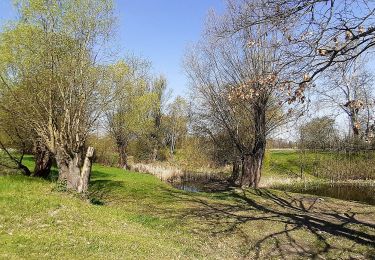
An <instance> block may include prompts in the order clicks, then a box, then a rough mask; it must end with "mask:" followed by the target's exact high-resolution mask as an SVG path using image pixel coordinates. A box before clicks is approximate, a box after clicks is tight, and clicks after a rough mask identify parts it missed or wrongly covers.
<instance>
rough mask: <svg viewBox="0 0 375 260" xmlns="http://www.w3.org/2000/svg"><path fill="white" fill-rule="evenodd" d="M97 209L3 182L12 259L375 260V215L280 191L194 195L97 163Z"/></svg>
mask: <svg viewBox="0 0 375 260" xmlns="http://www.w3.org/2000/svg"><path fill="white" fill-rule="evenodd" d="M90 201H91V202H88V201H87V200H84V199H82V198H79V197H77V196H75V195H73V194H70V193H67V192H61V191H59V190H58V187H57V185H56V183H53V182H49V181H45V180H39V179H35V178H27V177H24V176H20V175H4V176H0V258H3V259H19V258H23V259H41V258H56V259H123V258H125V259H134V258H136V259H143V258H148V259H178V258H183V259H185V258H190V259H192V258H194V259H196V258H198V259H202V258H208V259H233V258H248V259H255V258H260V259H282V258H285V259H293V258H297V259H298V258H328V259H331V258H340V259H349V258H356V259H371V258H372V257H373V256H374V255H375V247H374V246H375V245H374V243H375V242H374V241H375V207H374V206H369V205H364V204H359V203H353V202H347V201H340V200H334V199H329V198H325V199H324V200H318V199H317V198H316V197H314V196H308V195H301V194H293V193H286V192H280V191H274V190H267V189H260V190H246V191H243V190H239V189H237V190H228V191H226V192H221V193H187V192H183V191H179V190H176V189H174V188H172V187H171V186H169V185H168V184H166V183H163V182H161V181H159V180H158V179H156V178H155V177H153V176H151V175H147V174H140V173H132V172H128V171H124V170H121V169H116V168H109V167H104V166H99V165H95V167H94V173H93V177H92V179H91V187H90Z"/></svg>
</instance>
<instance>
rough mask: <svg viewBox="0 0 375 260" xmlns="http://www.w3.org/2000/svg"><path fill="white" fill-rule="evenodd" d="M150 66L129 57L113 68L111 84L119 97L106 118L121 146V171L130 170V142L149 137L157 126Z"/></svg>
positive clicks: (113, 136)
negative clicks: (153, 116) (150, 86)
mask: <svg viewBox="0 0 375 260" xmlns="http://www.w3.org/2000/svg"><path fill="white" fill-rule="evenodd" d="M149 67H150V64H149V62H148V61H146V60H143V59H140V58H136V57H127V58H126V59H124V60H123V61H119V62H118V63H116V64H114V65H112V66H111V68H110V72H111V73H110V75H111V78H110V81H111V84H110V85H111V88H112V92H113V96H115V97H116V98H115V99H114V101H113V102H111V104H110V106H109V107H108V109H107V110H106V112H105V115H106V121H107V127H108V132H109V133H110V135H111V137H112V138H113V139H114V141H115V143H116V146H117V151H118V155H119V161H118V165H119V166H120V167H121V168H129V165H128V145H129V142H130V141H132V140H134V139H136V138H137V137H140V136H146V135H147V134H148V133H149V132H150V131H151V129H152V127H153V121H152V118H151V116H150V111H151V110H152V108H153V106H154V103H155V102H156V95H154V94H153V93H152V92H150V90H149Z"/></svg>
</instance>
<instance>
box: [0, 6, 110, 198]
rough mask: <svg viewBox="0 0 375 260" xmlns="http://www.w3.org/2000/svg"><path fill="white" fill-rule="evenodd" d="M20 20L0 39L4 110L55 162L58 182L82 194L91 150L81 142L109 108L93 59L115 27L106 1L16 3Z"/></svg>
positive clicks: (103, 71) (100, 72) (102, 79)
mask: <svg viewBox="0 0 375 260" xmlns="http://www.w3.org/2000/svg"><path fill="white" fill-rule="evenodd" d="M17 7H18V11H19V13H20V18H19V19H18V20H17V21H14V22H13V24H12V25H10V26H9V27H7V28H5V29H4V30H3V32H2V34H1V43H0V52H1V55H0V57H1V58H0V68H1V71H0V73H1V80H2V89H1V90H2V91H3V92H4V93H8V96H10V97H12V98H13V101H14V102H13V103H14V104H17V105H15V106H13V107H8V111H9V112H10V113H11V114H12V115H13V116H14V117H17V118H20V119H22V120H23V122H24V124H25V125H28V126H29V127H30V128H32V129H33V130H34V131H35V133H37V134H38V137H39V138H40V140H41V141H42V142H43V144H44V145H45V146H46V147H47V148H48V150H49V151H50V152H51V153H52V154H53V155H54V157H55V158H56V162H57V166H58V169H59V180H60V181H61V182H64V183H66V185H67V188H68V189H73V190H76V191H78V192H84V191H86V190H87V185H88V180H89V175H90V170H91V157H92V154H93V148H89V149H88V151H87V153H86V159H85V160H83V159H84V157H83V155H84V153H85V151H84V148H85V142H86V139H87V136H88V133H89V132H90V131H91V128H92V127H93V124H94V123H95V121H96V120H97V119H98V117H99V116H100V114H101V112H102V110H103V109H104V108H105V107H106V106H107V104H108V102H109V99H110V97H109V91H108V86H107V85H106V82H107V81H106V80H105V74H106V69H105V67H104V66H100V65H99V64H98V62H97V58H103V57H104V56H103V55H102V54H100V53H99V51H98V50H101V49H103V48H102V47H103V45H104V44H105V43H106V42H107V40H108V36H109V35H110V33H111V28H112V24H113V15H112V9H113V7H112V1H110V0H65V1H58V0H53V1H44V0H21V1H17Z"/></svg>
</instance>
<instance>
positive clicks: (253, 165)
mask: <svg viewBox="0 0 375 260" xmlns="http://www.w3.org/2000/svg"><path fill="white" fill-rule="evenodd" d="M263 157H264V151H263V152H262V151H259V152H258V153H256V154H254V155H248V154H246V155H244V160H243V163H242V178H241V186H242V187H244V188H248V187H252V188H258V185H259V181H260V177H261V171H262V163H263Z"/></svg>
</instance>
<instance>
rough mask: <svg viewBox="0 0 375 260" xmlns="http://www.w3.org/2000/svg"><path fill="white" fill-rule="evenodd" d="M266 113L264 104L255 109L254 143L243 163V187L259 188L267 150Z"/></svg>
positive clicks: (245, 155)
mask: <svg viewBox="0 0 375 260" xmlns="http://www.w3.org/2000/svg"><path fill="white" fill-rule="evenodd" d="M265 126H266V113H265V106H264V104H263V103H261V102H260V103H259V104H258V105H257V106H256V107H255V108H254V127H255V128H254V143H253V147H252V149H251V151H250V152H248V153H245V154H244V157H243V162H242V178H241V186H242V187H252V188H258V185H259V181H260V177H261V172H262V164H263V158H264V153H265V150H266V130H265V129H266V127H265Z"/></svg>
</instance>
